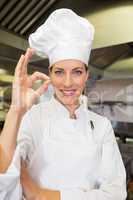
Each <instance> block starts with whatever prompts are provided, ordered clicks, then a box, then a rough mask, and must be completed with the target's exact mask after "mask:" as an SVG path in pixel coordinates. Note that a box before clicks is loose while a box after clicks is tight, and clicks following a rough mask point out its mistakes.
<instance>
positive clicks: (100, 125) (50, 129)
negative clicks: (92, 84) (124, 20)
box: [0, 8, 126, 200]
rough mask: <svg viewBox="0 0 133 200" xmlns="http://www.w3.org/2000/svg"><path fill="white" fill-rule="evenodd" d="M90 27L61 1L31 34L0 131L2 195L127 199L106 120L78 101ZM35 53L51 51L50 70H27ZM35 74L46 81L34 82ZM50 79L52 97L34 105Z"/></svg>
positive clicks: (10, 199)
mask: <svg viewBox="0 0 133 200" xmlns="http://www.w3.org/2000/svg"><path fill="white" fill-rule="evenodd" d="M93 35H94V28H93V25H92V24H91V23H90V22H89V21H88V20H87V19H85V18H82V17H80V16H78V15H77V14H76V13H74V12H73V11H72V10H70V9H65V8H62V9H58V10H55V11H54V12H53V13H52V14H51V15H50V16H49V17H48V19H47V20H46V21H45V23H44V24H43V25H41V26H40V27H39V28H38V29H37V30H36V31H35V32H34V33H32V34H31V35H30V37H29V44H30V48H29V49H28V50H27V52H26V54H25V55H22V56H21V57H20V60H19V62H18V64H17V66H16V69H15V76H14V82H13V87H12V102H11V106H10V109H9V112H8V113H7V117H6V120H5V125H4V128H3V131H2V133H1V136H0V200H21V199H22V198H25V199H27V200H30V199H35V200H36V199H39V200H97V199H101V200H125V199H126V174H125V168H124V165H123V162H122V158H121V155H120V152H119V149H118V146H117V143H116V139H115V136H114V132H113V129H112V126H111V123H110V121H109V120H108V119H107V118H105V117H102V116H100V115H98V114H96V113H94V112H92V111H89V110H88V109H87V107H86V106H85V105H84V102H83V101H82V100H83V98H82V93H83V90H84V88H85V83H86V81H87V79H88V77H89V69H88V61H89V56H90V51H91V46H92V41H93ZM34 53H36V54H38V55H40V56H41V57H48V59H49V76H47V75H45V74H43V73H41V72H35V73H33V74H32V75H30V76H28V74H27V64H28V62H29V60H30V59H31V57H32V55H33V54H34ZM36 80H43V81H44V83H43V84H42V85H41V86H40V87H39V88H38V89H37V90H33V89H32V86H33V84H34V82H35V81H36ZM50 84H51V85H52V87H53V90H54V92H53V95H52V97H51V99H50V100H49V101H47V102H41V103H39V104H36V105H35V102H36V101H37V99H38V98H39V97H40V96H41V95H42V94H44V95H45V91H46V90H47V89H48V87H49V85H50Z"/></svg>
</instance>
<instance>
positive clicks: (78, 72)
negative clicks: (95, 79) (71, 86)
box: [73, 70, 83, 75]
mask: <svg viewBox="0 0 133 200" xmlns="http://www.w3.org/2000/svg"><path fill="white" fill-rule="evenodd" d="M73 73H74V74H75V75H81V74H82V73H83V72H82V71H81V70H75V71H74V72H73Z"/></svg>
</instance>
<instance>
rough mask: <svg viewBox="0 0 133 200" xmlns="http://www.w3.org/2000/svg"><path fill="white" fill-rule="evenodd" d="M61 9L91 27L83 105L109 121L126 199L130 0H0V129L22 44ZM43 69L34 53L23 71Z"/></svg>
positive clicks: (132, 112) (132, 120)
mask: <svg viewBox="0 0 133 200" xmlns="http://www.w3.org/2000/svg"><path fill="white" fill-rule="evenodd" d="M63 7H65V8H71V9H73V10H74V11H75V12H77V14H79V15H81V16H84V17H86V18H87V19H89V21H91V23H92V24H93V25H94V26H95V38H94V43H93V49H92V53H91V58H90V62H89V69H90V78H89V80H88V83H87V86H86V89H85V94H86V96H87V106H88V108H89V109H92V110H94V111H95V112H98V113H100V114H101V115H104V116H107V117H108V118H109V119H110V120H111V122H112V125H113V127H114V131H115V135H116V138H117V141H118V144H119V147H120V151H121V153H122V157H123V160H124V164H125V167H126V171H127V188H128V191H129V193H128V199H133V195H132V193H133V182H132V181H133V1H131V0H130V1H128V0H108V1H107V0H31V1H29V0H0V129H2V127H3V124H4V119H5V116H6V113H7V111H8V109H9V106H10V102H11V85H12V81H13V74H14V69H15V66H16V64H17V61H18V59H19V57H20V55H21V54H22V53H24V52H25V50H26V48H27V47H28V42H27V38H28V36H29V34H30V33H32V32H33V31H34V30H35V29H36V28H37V27H38V26H40V25H41V24H42V23H43V22H44V21H45V20H46V18H47V16H48V15H49V14H50V13H51V12H52V11H53V10H55V9H57V8H63ZM47 67H48V60H47V59H41V58H40V57H37V56H34V57H33V59H32V60H31V62H30V63H29V66H28V70H29V74H30V73H32V72H34V71H41V72H44V73H48V69H47ZM49 94H50V91H49ZM49 94H48V93H47V97H48V96H49ZM43 99H45V97H41V101H42V100H43ZM47 99H48V98H47Z"/></svg>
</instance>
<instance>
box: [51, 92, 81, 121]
mask: <svg viewBox="0 0 133 200" xmlns="http://www.w3.org/2000/svg"><path fill="white" fill-rule="evenodd" d="M54 96H55V98H56V99H57V100H58V101H59V102H60V103H61V104H62V105H63V106H65V107H66V109H67V110H68V111H69V114H70V118H72V119H76V115H75V110H76V109H77V108H78V107H79V105H80V103H79V101H78V100H77V102H75V103H73V104H70V105H69V104H63V102H61V101H60V99H58V97H57V96H56V95H54Z"/></svg>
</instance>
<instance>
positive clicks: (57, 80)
mask: <svg viewBox="0 0 133 200" xmlns="http://www.w3.org/2000/svg"><path fill="white" fill-rule="evenodd" d="M51 83H52V85H53V86H54V87H59V86H61V81H60V80H59V79H55V78H52V79H51Z"/></svg>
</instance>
